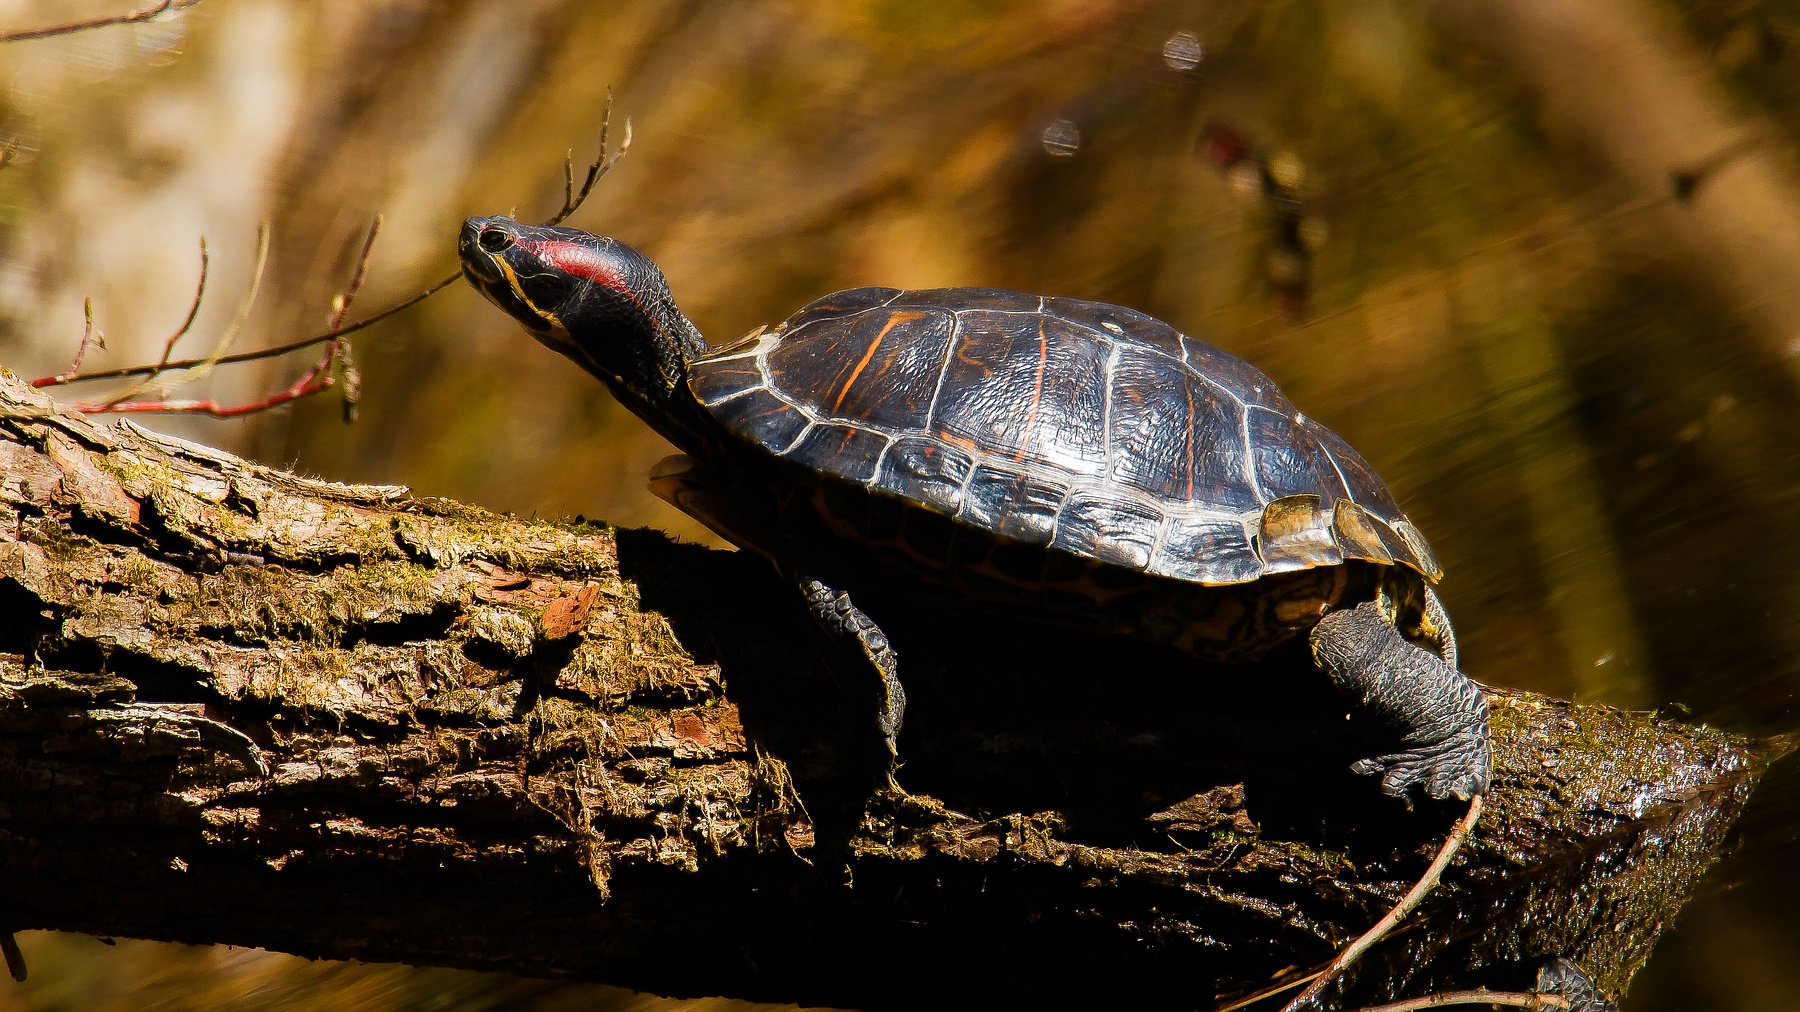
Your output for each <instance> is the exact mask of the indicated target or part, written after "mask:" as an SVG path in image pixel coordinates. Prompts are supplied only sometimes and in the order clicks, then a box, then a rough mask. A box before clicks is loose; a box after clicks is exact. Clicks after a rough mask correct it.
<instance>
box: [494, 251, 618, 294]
mask: <svg viewBox="0 0 1800 1012" xmlns="http://www.w3.org/2000/svg"><path fill="white" fill-rule="evenodd" d="M519 245H520V246H521V247H523V248H524V249H525V251H526V252H527V253H530V254H531V255H532V256H535V257H537V258H538V259H539V260H542V261H544V262H545V263H547V264H549V265H550V266H552V267H554V268H556V269H557V270H559V271H562V272H564V273H566V274H569V275H571V276H573V277H577V278H581V279H582V280H584V281H592V282H593V283H594V284H597V285H602V286H604V287H607V288H610V289H612V290H613V291H615V292H619V293H622V294H625V295H630V296H632V299H633V301H636V293H635V292H633V291H632V290H631V286H630V285H627V284H626V283H625V279H624V278H622V277H620V276H619V272H618V270H617V269H616V268H615V267H613V265H612V264H611V263H610V262H608V261H607V259H606V258H605V257H603V256H601V255H600V254H598V253H596V252H594V251H593V250H592V249H589V248H588V247H586V246H584V245H582V244H581V243H578V242H569V241H567V240H562V239H521V240H519Z"/></svg>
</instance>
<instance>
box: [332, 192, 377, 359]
mask: <svg viewBox="0 0 1800 1012" xmlns="http://www.w3.org/2000/svg"><path fill="white" fill-rule="evenodd" d="M382 220H383V219H382V216H381V215H379V214H378V215H376V216H375V220H374V221H373V222H370V223H369V234H368V235H366V236H364V237H363V244H362V252H361V253H358V254H357V256H356V270H354V271H352V272H351V274H350V286H349V287H348V288H345V289H344V290H343V292H342V293H340V294H339V295H338V297H337V298H335V299H332V300H331V302H332V306H331V328H330V329H329V330H328V331H326V333H328V334H337V333H339V332H341V331H342V330H343V329H344V314H345V313H348V312H349V311H350V304H351V303H352V302H355V301H356V293H357V292H359V291H362V284H363V277H364V276H365V275H367V274H368V272H369V254H371V253H373V252H375V238H376V236H379V235H380V234H381V223H382Z"/></svg>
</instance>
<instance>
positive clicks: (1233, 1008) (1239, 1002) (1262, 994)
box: [1212, 970, 1325, 1012]
mask: <svg viewBox="0 0 1800 1012" xmlns="http://www.w3.org/2000/svg"><path fill="white" fill-rule="evenodd" d="M1323 972H1325V971H1323V970H1315V971H1313V972H1312V973H1309V974H1306V975H1304V976H1300V977H1295V978H1294V979H1293V980H1284V981H1282V982H1281V983H1279V984H1271V985H1270V986H1268V987H1265V988H1263V989H1262V990H1260V991H1254V992H1252V993H1250V994H1247V995H1244V996H1243V997H1241V998H1238V999H1236V1000H1234V1001H1232V1003H1231V1004H1229V1005H1218V1006H1215V1007H1214V1008H1213V1010H1212V1012H1237V1010H1238V1009H1241V1008H1246V1007H1248V1006H1251V1005H1254V1004H1256V1003H1257V1002H1259V1001H1262V1000H1263V999H1264V998H1269V997H1272V996H1274V995H1278V994H1280V993H1281V992H1283V991H1292V990H1293V989H1294V988H1297V987H1299V986H1300V985H1302V984H1304V983H1306V982H1307V981H1310V980H1317V979H1318V976H1319V974H1321V973H1323Z"/></svg>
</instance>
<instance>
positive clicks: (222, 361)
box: [31, 0, 631, 410]
mask: <svg viewBox="0 0 1800 1012" xmlns="http://www.w3.org/2000/svg"><path fill="white" fill-rule="evenodd" d="M195 2H197V0H195ZM606 96H607V97H606V110H605V112H604V113H603V114H602V116H601V122H600V154H599V156H598V157H596V158H595V159H594V161H593V162H592V164H590V165H589V166H588V170H587V176H586V178H585V179H584V180H583V182H582V184H581V189H580V190H579V191H578V192H577V191H575V190H574V181H575V177H574V171H573V168H572V163H571V162H568V161H566V160H565V162H564V172H563V180H564V195H563V206H562V208H561V209H560V210H558V211H557V212H556V214H554V215H552V216H551V217H550V218H549V219H548V220H546V221H545V222H544V224H546V225H560V224H562V223H563V221H565V220H567V219H568V217H569V216H570V215H572V214H574V213H575V212H576V211H577V210H580V208H581V205H582V204H584V203H585V202H586V201H587V198H588V195H589V194H590V193H592V192H593V190H594V184H595V183H598V182H599V181H600V179H601V178H602V177H603V176H605V175H606V174H607V173H608V172H610V171H612V167H613V166H614V165H616V164H618V161H619V159H621V158H623V157H625V153H626V152H627V151H628V150H630V148H631V120H629V119H627V120H626V121H625V139H624V140H623V141H621V142H620V144H619V150H618V151H616V152H612V153H611V154H610V155H609V154H608V151H607V132H608V130H609V128H610V126H611V120H612V89H610V88H609V89H607V93H606ZM461 277H462V272H461V271H460V270H459V271H457V272H456V273H454V274H449V275H446V276H445V277H443V278H440V279H439V280H437V281H435V282H433V283H432V284H431V285H429V286H428V287H426V288H425V290H424V291H421V292H419V293H418V294H417V295H414V296H412V297H411V298H409V299H406V300H405V301H403V302H399V303H396V304H395V305H392V306H389V307H387V308H386V309H383V310H381V311H380V312H378V313H375V314H374V315H372V316H368V317H365V318H363V319H361V320H358V321H356V322H355V323H352V324H350V325H348V326H344V327H334V328H333V329H331V330H327V331H326V332H325V333H323V334H317V335H314V336H312V337H307V338H302V339H300V340H298V341H290V342H288V343H287V344H281V345H276V346H274V347H272V348H261V349H258V350H256V351H244V352H238V353H237V354H234V355H220V356H218V357H216V358H191V359H183V360H180V361H176V362H165V363H162V364H160V365H154V366H150V365H137V366H126V367H124V368H121V369H107V370H104V371H101V372H91V373H81V374H76V373H75V372H74V371H73V370H70V371H69V372H66V373H62V374H60V375H56V376H46V377H44V378H43V379H37V380H33V381H32V382H31V385H32V386H34V387H47V386H62V385H64V384H68V383H86V382H89V381H91V380H104V379H123V378H125V377H127V376H143V375H146V374H150V373H155V372H167V371H174V370H183V369H198V368H202V367H205V368H211V367H212V366H215V365H232V364H235V363H238V362H255V361H258V360H260V359H265V358H276V357H279V356H281V355H286V354H288V353H289V352H293V351H299V350H300V349H302V348H310V347H312V346H313V345H316V344H325V343H326V342H329V341H334V340H338V339H340V338H342V337H343V336H344V335H347V334H353V333H355V332H356V331H359V330H362V329H364V328H366V327H370V326H373V325H374V324H377V323H380V322H381V321H382V320H385V319H387V318H388V317H390V316H393V315H395V314H397V313H402V312H405V311H406V310H408V309H411V308H412V307H414V306H416V305H418V304H419V303H421V302H424V301H425V300H426V299H428V298H430V297H431V296H433V295H436V294H437V293H439V292H441V291H443V290H444V289H446V288H448V287H450V286H451V285H453V284H455V283H456V282H457V281H458V280H459V279H460V278H461ZM346 306H347V304H346ZM196 403H198V402H196ZM118 410H124V409H122V408H121V409H118ZM194 410H201V409H198V408H196V409H194Z"/></svg>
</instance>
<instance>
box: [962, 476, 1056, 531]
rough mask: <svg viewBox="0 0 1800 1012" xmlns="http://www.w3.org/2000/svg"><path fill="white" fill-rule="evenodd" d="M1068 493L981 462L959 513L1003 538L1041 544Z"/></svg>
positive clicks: (1054, 523) (1050, 484) (1054, 484)
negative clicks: (981, 464)
mask: <svg viewBox="0 0 1800 1012" xmlns="http://www.w3.org/2000/svg"><path fill="white" fill-rule="evenodd" d="M1067 495H1068V489H1067V488H1066V487H1064V486H1062V485H1058V484H1056V483H1054V482H1047V481H1044V480H1043V479H1041V478H1033V477H1031V476H1030V475H1028V474H1022V473H1020V472H1017V471H1008V470H1003V469H1000V468H995V467H989V466H985V465H984V466H982V467H978V468H976V469H975V474H974V476H973V477H971V478H970V479H969V486H968V490H967V491H966V492H965V493H964V494H963V505H962V513H961V514H960V516H961V517H962V518H963V519H964V520H968V521H971V522H973V523H975V524H977V525H979V526H982V527H986V528H987V529H988V530H991V531H994V532H995V533H997V534H1000V535H1001V536H1003V537H1008V538H1012V539H1014V540H1016V541H1023V542H1025V543H1026V544H1031V545H1044V544H1049V543H1050V535H1051V531H1052V530H1053V529H1054V528H1055V526H1056V519H1057V510H1058V509H1059V508H1061V506H1062V503H1063V499H1064V498H1065V497H1066V496H1067Z"/></svg>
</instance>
